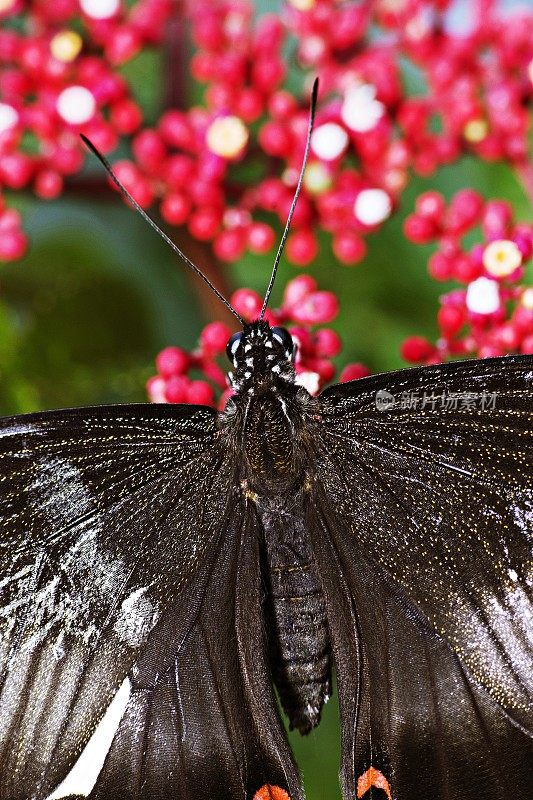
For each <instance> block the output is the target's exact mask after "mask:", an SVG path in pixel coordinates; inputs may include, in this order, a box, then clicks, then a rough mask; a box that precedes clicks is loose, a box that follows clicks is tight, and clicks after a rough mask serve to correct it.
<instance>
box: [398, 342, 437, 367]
mask: <svg viewBox="0 0 533 800" xmlns="http://www.w3.org/2000/svg"><path fill="white" fill-rule="evenodd" d="M434 353H435V347H434V346H433V345H432V344H431V342H430V341H428V340H427V339H425V338H424V337H422V336H410V337H409V338H408V339H406V340H405V341H404V343H403V344H402V346H401V354H402V358H404V359H405V360H406V361H409V362H410V363H412V364H416V363H419V362H421V361H426V359H428V358H431V357H432V356H433V355H434Z"/></svg>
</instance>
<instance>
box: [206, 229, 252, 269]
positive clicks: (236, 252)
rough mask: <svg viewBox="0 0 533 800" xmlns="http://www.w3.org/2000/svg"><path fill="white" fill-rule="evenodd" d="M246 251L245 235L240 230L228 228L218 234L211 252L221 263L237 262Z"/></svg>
mask: <svg viewBox="0 0 533 800" xmlns="http://www.w3.org/2000/svg"><path fill="white" fill-rule="evenodd" d="M245 249H246V234H245V232H244V231H243V230H242V229H240V228H230V229H229V230H225V231H222V232H221V233H219V234H218V236H217V237H216V239H215V241H214V242H213V251H214V253H215V255H216V257H217V258H219V259H220V260H221V261H229V262H232V261H237V259H239V258H240V257H241V256H242V255H243V253H244V251H245Z"/></svg>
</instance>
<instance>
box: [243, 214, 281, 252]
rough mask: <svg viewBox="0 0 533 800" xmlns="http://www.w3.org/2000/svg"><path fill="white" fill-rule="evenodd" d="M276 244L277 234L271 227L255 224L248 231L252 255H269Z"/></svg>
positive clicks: (262, 223) (259, 223) (260, 223)
mask: <svg viewBox="0 0 533 800" xmlns="http://www.w3.org/2000/svg"><path fill="white" fill-rule="evenodd" d="M274 242H275V234H274V231H273V229H272V228H271V227H270V225H267V224H266V223H264V222H253V223H252V224H251V225H250V227H249V229H248V247H249V248H250V250H251V252H252V253H258V254H262V253H268V251H269V250H270V249H271V248H272V247H273V245H274Z"/></svg>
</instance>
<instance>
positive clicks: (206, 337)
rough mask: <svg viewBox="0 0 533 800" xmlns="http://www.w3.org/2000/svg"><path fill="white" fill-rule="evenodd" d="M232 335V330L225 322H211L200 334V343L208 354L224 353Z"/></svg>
mask: <svg viewBox="0 0 533 800" xmlns="http://www.w3.org/2000/svg"><path fill="white" fill-rule="evenodd" d="M230 336H231V330H230V328H228V326H227V325H225V324H224V323H223V322H210V323H209V324H208V325H206V326H205V328H204V329H203V331H202V333H201V334H200V344H201V345H202V347H203V349H204V351H205V352H206V353H207V354H210V355H215V354H217V353H223V352H224V351H225V350H226V345H227V343H228V340H229V338H230Z"/></svg>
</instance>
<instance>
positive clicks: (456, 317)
mask: <svg viewBox="0 0 533 800" xmlns="http://www.w3.org/2000/svg"><path fill="white" fill-rule="evenodd" d="M465 318H466V315H465V312H464V311H463V310H462V309H461V308H455V307H454V306H442V307H441V308H440V309H439V312H438V314H437V322H438V325H439V328H440V329H441V331H442V332H443V334H444V335H445V336H455V334H456V333H458V332H459V331H460V329H461V328H462V327H463V325H464V322H465Z"/></svg>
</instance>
